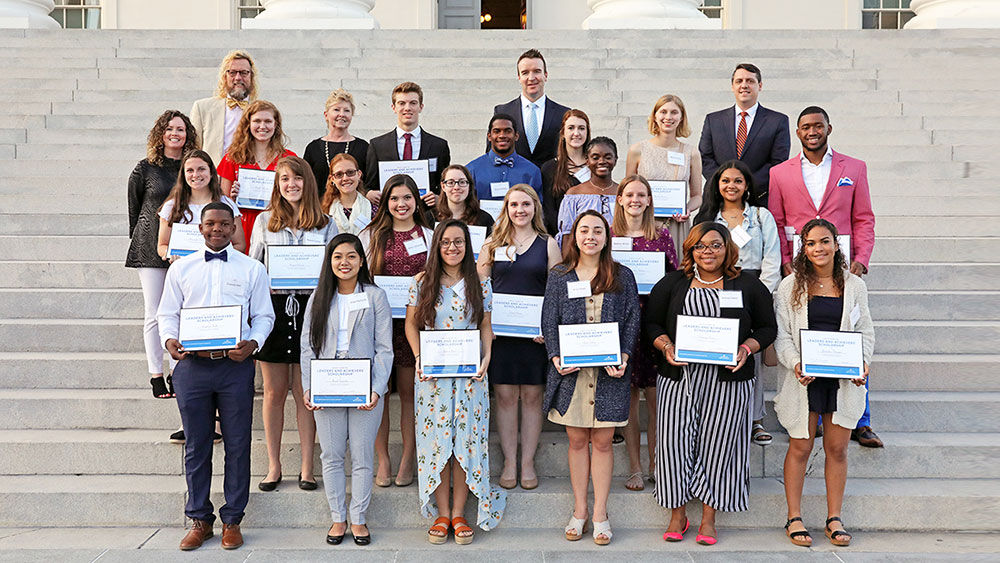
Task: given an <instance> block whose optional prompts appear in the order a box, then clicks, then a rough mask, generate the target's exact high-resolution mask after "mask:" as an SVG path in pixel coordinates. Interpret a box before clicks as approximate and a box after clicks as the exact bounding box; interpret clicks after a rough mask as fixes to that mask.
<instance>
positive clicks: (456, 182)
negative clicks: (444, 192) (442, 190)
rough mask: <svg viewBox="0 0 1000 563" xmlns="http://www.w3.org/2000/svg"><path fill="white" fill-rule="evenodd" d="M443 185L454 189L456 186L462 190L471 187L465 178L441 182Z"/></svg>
mask: <svg viewBox="0 0 1000 563" xmlns="http://www.w3.org/2000/svg"><path fill="white" fill-rule="evenodd" d="M441 183H442V184H444V187H446V188H454V187H455V186H458V187H460V188H468V187H469V181H468V180H466V179H465V178H462V179H461V180H441Z"/></svg>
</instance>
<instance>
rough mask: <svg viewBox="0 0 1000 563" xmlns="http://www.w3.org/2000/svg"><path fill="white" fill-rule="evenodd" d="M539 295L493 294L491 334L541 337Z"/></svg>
mask: <svg viewBox="0 0 1000 563" xmlns="http://www.w3.org/2000/svg"><path fill="white" fill-rule="evenodd" d="M544 299H545V298H544V297H543V296H541V295H514V294H510V293H494V294H493V314H492V315H491V317H490V319H491V320H492V322H493V334H495V335H497V336H514V337H517V338H534V337H536V336H541V335H542V301H543V300H544Z"/></svg>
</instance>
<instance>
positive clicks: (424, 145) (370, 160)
mask: <svg viewBox="0 0 1000 563" xmlns="http://www.w3.org/2000/svg"><path fill="white" fill-rule="evenodd" d="M429 158H436V159H437V168H436V169H435V170H433V171H431V173H430V181H431V191H432V192H434V193H436V194H437V193H440V192H441V171H442V170H444V169H445V168H446V167H447V166H448V165H449V164H451V150H450V149H449V148H448V141H446V140H444V139H442V138H441V137H438V136H436V135H431V134H430V133H428V132H427V130H426V129H423V128H421V130H420V154H419V155H417V160H426V159H429ZM398 160H400V158H399V150H398V149H397V148H396V129H395V128H393V129H392V131H389V132H388V133H386V134H384V135H379V136H378V137H375V138H374V139H372V140H371V141H368V157H367V158H366V159H365V161H366V164H365V169H366V170H367V171H368V177H367V178H365V192H369V191H371V190H375V191H381V190H382V186H380V185H379V181H378V163H379V162H382V161H398Z"/></svg>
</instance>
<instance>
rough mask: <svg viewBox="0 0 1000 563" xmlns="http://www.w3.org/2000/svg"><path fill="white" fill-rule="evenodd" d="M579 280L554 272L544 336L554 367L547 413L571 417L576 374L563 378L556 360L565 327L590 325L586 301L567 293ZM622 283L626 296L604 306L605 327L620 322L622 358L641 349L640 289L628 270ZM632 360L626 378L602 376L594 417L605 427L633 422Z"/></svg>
mask: <svg viewBox="0 0 1000 563" xmlns="http://www.w3.org/2000/svg"><path fill="white" fill-rule="evenodd" d="M574 281H579V278H578V277H577V275H576V271H575V270H570V271H568V272H567V271H566V270H565V268H564V267H562V266H556V267H555V268H553V269H552V270H551V271H550V272H549V279H548V283H547V284H546V286H545V301H544V302H543V303H542V334H543V335H544V336H545V349H546V351H547V352H548V358H549V360H550V361H549V366H548V376H547V378H546V384H545V400H544V401H543V403H542V412H548V411H549V410H550V409H553V408H554V409H556V410H557V411H559V413H560V414H566V410H567V409H569V404H570V401H571V400H572V399H573V391H574V389H576V373H571V374H569V375H559V372H557V371H556V368H555V366H554V365H553V364H552V362H551V360H552V358H554V357H556V356H558V355H559V325H569V324H583V323H586V322H587V311H586V306H585V304H584V300H583V299H570V298H569V296H568V294H567V291H566V283H567V282H574ZM618 283H619V284H621V291H618V292H615V293H611V292H608V293H605V294H604V303H603V305H601V322H605V323H610V322H616V321H617V322H618V337H619V339H620V340H621V349H622V353H625V354H631V353H632V351H633V350H634V349H635V342H636V338H637V337H638V336H639V290H638V288H637V287H636V284H635V276H634V275H633V274H632V270H629V269H628V268H627V267H625V266H620V267H619V268H618ZM634 361H635V359H634V358H631V357H630V358H629V361H628V365H627V366H626V368H625V375H624V376H623V377H620V378H619V377H611V376H610V375H608V374H607V373H605V372H604V370H600V371H599V372H598V376H597V387H596V388H595V389H594V392H595V399H594V401H595V405H594V416H595V417H596V418H597V420H600V421H605V422H622V421H625V420H628V410H629V401H630V392H631V391H630V389H631V376H632V363H633V362H634Z"/></svg>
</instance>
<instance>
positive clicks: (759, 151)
mask: <svg viewBox="0 0 1000 563" xmlns="http://www.w3.org/2000/svg"><path fill="white" fill-rule="evenodd" d="M732 87H733V94H734V95H735V96H736V105H735V106H733V107H730V108H726V109H724V110H720V111H716V112H712V113H710V114H708V115H706V116H705V124H704V125H702V127H701V141H700V142H699V143H698V150H699V151H700V152H701V173H702V175H704V176H705V179H706V180H708V179H709V178H711V177H712V174H715V170H716V169H717V168H718V167H719V164H721V163H723V162H726V161H727V160H732V159H738V160H741V161H742V162H743V163H744V164H746V165H747V166H749V167H750V170H752V171H753V183H754V191H753V193H751V194H750V203H751V205H756V206H759V207H765V208H766V207H767V190H768V187H767V185H768V176H769V173H770V171H771V167H772V166H774V165H776V164H781V163H782V162H784V161H786V160H788V152H789V149H790V147H791V140H790V137H789V135H788V116H787V115H785V114H783V113H780V112H777V111H774V110H770V109H767V108H765V107H763V106H761V105H760V104H759V103H757V97H758V96H759V95H760V91H761V89H762V87H763V82H761V79H760V69H759V68H757V67H756V66H754V65H752V64H750V63H741V64H738V65H736V70H734V71H733V78H732Z"/></svg>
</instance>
